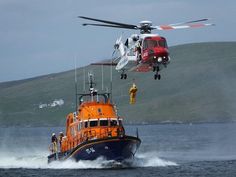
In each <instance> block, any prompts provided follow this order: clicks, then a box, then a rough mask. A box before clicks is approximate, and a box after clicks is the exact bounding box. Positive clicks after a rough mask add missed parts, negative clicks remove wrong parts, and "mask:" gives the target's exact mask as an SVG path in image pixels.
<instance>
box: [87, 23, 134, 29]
mask: <svg viewBox="0 0 236 177" xmlns="http://www.w3.org/2000/svg"><path fill="white" fill-rule="evenodd" d="M87 25H89V26H103V27H112V28H125V29H138V28H133V27H130V26H118V25H106V24H96V23H83V26H87Z"/></svg>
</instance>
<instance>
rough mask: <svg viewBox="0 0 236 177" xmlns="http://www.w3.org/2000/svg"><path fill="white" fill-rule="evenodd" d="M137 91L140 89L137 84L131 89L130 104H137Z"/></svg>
mask: <svg viewBox="0 0 236 177" xmlns="http://www.w3.org/2000/svg"><path fill="white" fill-rule="evenodd" d="M137 91H138V88H137V86H136V85H135V83H133V85H132V86H131V87H130V89H129V96H130V100H129V103H130V104H135V102H136V93H137Z"/></svg>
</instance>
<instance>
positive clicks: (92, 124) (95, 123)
mask: <svg viewBox="0 0 236 177" xmlns="http://www.w3.org/2000/svg"><path fill="white" fill-rule="evenodd" d="M89 126H90V127H96V126H98V121H97V120H92V121H90V122H89Z"/></svg>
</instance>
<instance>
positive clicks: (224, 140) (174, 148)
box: [0, 123, 236, 177]
mask: <svg viewBox="0 0 236 177" xmlns="http://www.w3.org/2000/svg"><path fill="white" fill-rule="evenodd" d="M136 128H138V130H139V136H140V138H141V140H142V143H141V146H140V149H139V151H138V152H137V154H136V157H135V159H134V161H133V162H132V163H129V164H118V163H115V162H112V161H106V160H104V159H102V158H99V159H97V160H95V161H80V162H78V163H76V162H74V161H65V162H55V163H51V164H47V155H48V153H49V151H48V144H49V142H50V135H51V133H52V132H59V131H61V130H63V128H62V127H51V128H49V127H47V128H0V176H81V175H83V176H85V177H86V176H96V177H99V176H130V177H135V176H139V177H140V176H167V177H169V176H177V177H178V176H181V177H185V176H188V177H189V176H209V177H217V176H227V177H231V176H232V177H235V176H236V124H235V123H227V124H226V123H222V124H163V125H133V126H126V132H127V134H130V135H135V134H136Z"/></svg>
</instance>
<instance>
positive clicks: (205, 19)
mask: <svg viewBox="0 0 236 177" xmlns="http://www.w3.org/2000/svg"><path fill="white" fill-rule="evenodd" d="M207 20H209V18H203V19H199V20H192V21H188V22H180V23H174V24H169V25H171V26H177V25H184V24H189V23H197V22H203V21H207Z"/></svg>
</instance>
